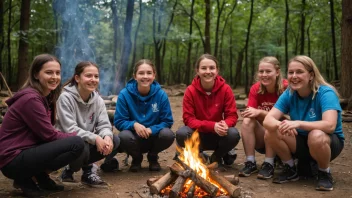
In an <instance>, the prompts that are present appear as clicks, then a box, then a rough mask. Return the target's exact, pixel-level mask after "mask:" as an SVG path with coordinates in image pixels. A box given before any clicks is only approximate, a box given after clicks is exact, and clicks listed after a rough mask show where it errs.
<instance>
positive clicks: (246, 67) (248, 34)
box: [244, 0, 254, 94]
mask: <svg viewBox="0 0 352 198" xmlns="http://www.w3.org/2000/svg"><path fill="white" fill-rule="evenodd" d="M253 4H254V0H251V13H250V16H249V22H248V27H247V36H246V44H245V47H244V49H245V61H246V63H245V70H246V75H245V82H244V85H245V92H246V94H248V93H249V86H248V67H249V65H248V43H249V36H250V34H251V26H252V19H253Z"/></svg>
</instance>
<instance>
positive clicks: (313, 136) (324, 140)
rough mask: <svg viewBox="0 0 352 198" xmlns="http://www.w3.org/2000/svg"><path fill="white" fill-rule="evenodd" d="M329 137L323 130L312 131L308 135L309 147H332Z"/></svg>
mask: <svg viewBox="0 0 352 198" xmlns="http://www.w3.org/2000/svg"><path fill="white" fill-rule="evenodd" d="M329 140H330V138H329V136H328V135H327V134H326V133H324V132H323V131H321V130H312V131H310V132H309V134H308V141H307V143H308V147H309V148H310V149H311V148H313V149H314V148H315V149H320V148H321V147H323V146H325V145H330V142H329Z"/></svg>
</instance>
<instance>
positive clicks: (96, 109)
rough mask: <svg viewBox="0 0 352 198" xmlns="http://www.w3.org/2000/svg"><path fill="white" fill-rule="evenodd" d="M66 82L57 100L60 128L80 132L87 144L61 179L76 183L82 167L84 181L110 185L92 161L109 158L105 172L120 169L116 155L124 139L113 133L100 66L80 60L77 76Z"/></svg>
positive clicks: (103, 165) (88, 183)
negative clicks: (100, 87) (101, 91)
mask: <svg viewBox="0 0 352 198" xmlns="http://www.w3.org/2000/svg"><path fill="white" fill-rule="evenodd" d="M65 85H66V86H65ZM65 85H64V88H63V92H62V94H61V95H60V97H59V99H58V101H57V107H58V111H57V118H58V121H57V124H56V127H57V128H58V129H60V130H62V131H77V133H78V134H77V135H78V136H80V137H81V138H82V139H83V140H84V141H85V143H86V144H85V148H84V152H83V153H82V155H81V156H80V157H79V158H77V159H76V160H75V161H74V162H72V163H70V165H69V166H67V167H66V168H65V169H64V171H63V172H62V174H61V180H62V182H74V179H73V173H74V172H77V171H79V170H80V169H81V168H82V170H83V174H82V177H81V182H82V183H83V184H86V185H88V186H91V187H107V183H105V182H104V181H103V180H102V179H101V178H100V177H99V176H98V175H97V172H96V168H95V167H94V164H92V163H94V162H96V161H99V160H101V159H103V158H105V162H104V163H103V164H102V165H101V169H102V170H103V171H107V172H110V171H114V170H118V161H117V159H115V158H113V157H114V154H116V151H117V147H118V146H119V144H120V139H119V137H118V136H117V135H113V133H112V127H111V123H110V121H109V118H108V114H107V111H106V108H105V103H104V101H103V99H102V98H101V97H100V96H99V94H98V92H97V91H96V90H97V88H98V85H99V69H98V66H97V65H96V64H95V63H93V62H89V61H83V62H80V63H78V64H77V66H76V68H75V73H74V75H73V77H72V78H71V80H69V81H68V82H67V83H66V84H65Z"/></svg>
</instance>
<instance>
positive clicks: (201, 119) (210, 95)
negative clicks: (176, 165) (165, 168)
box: [176, 54, 240, 165]
mask: <svg viewBox="0 0 352 198" xmlns="http://www.w3.org/2000/svg"><path fill="white" fill-rule="evenodd" d="M196 72H197V76H196V77H195V78H194V79H193V81H192V84H191V85H190V86H188V87H187V89H186V91H185V95H184V98H183V122H184V124H185V126H183V127H181V128H180V129H178V130H177V132H176V141H177V144H178V146H180V147H184V146H185V140H186V139H188V138H189V137H191V135H192V133H193V132H194V131H195V130H196V129H198V132H199V137H200V148H199V150H200V151H205V150H213V151H214V152H213V154H212V156H211V157H210V162H211V163H213V162H218V164H219V165H222V164H223V162H224V163H225V164H226V165H231V164H232V163H233V162H234V160H235V155H232V156H231V155H230V153H229V152H230V151H231V150H232V149H233V148H234V147H235V146H236V145H237V144H238V142H239V140H240V134H239V132H238V130H237V129H236V128H235V127H234V126H235V125H236V122H237V118H238V115H237V108H236V101H235V97H234V95H233V92H232V89H231V87H230V86H229V85H228V84H226V82H225V80H224V79H223V78H222V77H221V76H220V75H218V74H219V67H218V62H217V60H216V58H215V57H214V56H212V55H210V54H204V55H202V56H200V57H199V59H198V61H197V63H196Z"/></svg>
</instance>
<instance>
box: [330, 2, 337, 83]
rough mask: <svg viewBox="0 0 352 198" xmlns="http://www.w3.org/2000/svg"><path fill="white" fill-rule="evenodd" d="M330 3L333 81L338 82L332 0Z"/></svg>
mask: <svg viewBox="0 0 352 198" xmlns="http://www.w3.org/2000/svg"><path fill="white" fill-rule="evenodd" d="M329 2H330V22H331V41H332V43H331V44H332V52H333V55H332V57H333V60H334V73H335V75H334V80H338V79H339V77H338V71H337V60H336V38H335V20H334V19H335V12H334V0H329Z"/></svg>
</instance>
